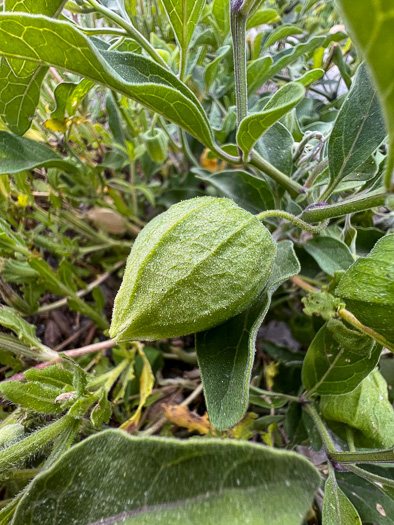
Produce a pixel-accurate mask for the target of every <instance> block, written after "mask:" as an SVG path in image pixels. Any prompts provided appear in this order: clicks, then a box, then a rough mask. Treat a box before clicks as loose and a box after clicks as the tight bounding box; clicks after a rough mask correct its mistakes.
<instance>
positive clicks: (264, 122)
mask: <svg viewBox="0 0 394 525" xmlns="http://www.w3.org/2000/svg"><path fill="white" fill-rule="evenodd" d="M304 93H305V89H304V87H303V86H302V85H301V84H299V83H296V82H291V83H289V84H286V85H285V86H283V87H282V88H281V89H280V90H279V91H277V92H276V93H275V94H274V95H273V96H272V98H271V99H270V100H269V102H268V103H267V105H266V106H265V108H264V110H263V111H261V112H259V113H253V114H252V115H249V116H248V117H245V118H244V119H243V120H242V121H241V123H240V125H239V128H238V132H237V144H238V146H239V147H240V148H241V149H242V151H243V152H244V154H245V157H246V158H247V157H248V156H249V153H250V151H251V150H252V148H253V146H254V145H255V144H256V142H257V141H258V139H259V138H260V137H261V136H262V135H263V134H264V133H265V132H266V131H267V130H268V129H269V128H270V127H271V126H272V125H273V124H275V122H277V121H278V120H279V119H280V118H282V117H283V116H284V115H286V113H288V112H289V111H291V110H292V109H293V108H294V107H295V106H296V105H297V104H298V103H299V102H301V100H302V99H303V97H304Z"/></svg>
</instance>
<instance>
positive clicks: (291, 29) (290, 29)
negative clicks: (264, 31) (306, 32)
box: [264, 24, 303, 47]
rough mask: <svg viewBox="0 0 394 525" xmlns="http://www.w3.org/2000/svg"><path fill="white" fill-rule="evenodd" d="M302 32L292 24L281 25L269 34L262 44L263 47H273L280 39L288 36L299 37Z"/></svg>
mask: <svg viewBox="0 0 394 525" xmlns="http://www.w3.org/2000/svg"><path fill="white" fill-rule="evenodd" d="M302 32H303V31H302V29H301V28H300V27H298V26H295V25H293V24H282V25H280V26H278V27H277V28H276V29H274V30H273V31H272V32H271V33H270V35H269V37H268V38H267V40H266V41H265V42H264V47H270V46H273V45H274V44H275V43H276V42H278V40H282V38H286V37H288V36H290V35H299V34H302Z"/></svg>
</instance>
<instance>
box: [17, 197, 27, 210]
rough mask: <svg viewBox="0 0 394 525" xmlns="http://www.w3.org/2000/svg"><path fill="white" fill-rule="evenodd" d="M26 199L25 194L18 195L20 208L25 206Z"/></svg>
mask: <svg viewBox="0 0 394 525" xmlns="http://www.w3.org/2000/svg"><path fill="white" fill-rule="evenodd" d="M27 201H28V196H27V195H21V194H19V195H18V206H20V207H21V208H26V206H27Z"/></svg>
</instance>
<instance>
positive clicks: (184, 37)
mask: <svg viewBox="0 0 394 525" xmlns="http://www.w3.org/2000/svg"><path fill="white" fill-rule="evenodd" d="M162 1H163V6H164V9H165V10H166V13H167V16H168V18H169V20H170V23H171V26H172V29H173V30H174V33H175V37H176V39H177V42H178V44H179V47H180V48H181V50H182V53H186V52H187V48H188V47H189V44H190V40H191V39H192V36H193V33H194V30H195V28H196V26H197V24H198V21H199V19H200V16H201V11H202V8H203V7H204V3H205V2H204V0H162Z"/></svg>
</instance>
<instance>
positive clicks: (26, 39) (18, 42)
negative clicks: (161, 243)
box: [0, 13, 213, 147]
mask: <svg viewBox="0 0 394 525" xmlns="http://www.w3.org/2000/svg"><path fill="white" fill-rule="evenodd" d="M25 28H27V30H25ZM43 43H44V44H45V45H43ZM0 55H4V56H7V57H16V58H22V59H24V60H31V61H34V62H38V63H41V64H45V65H49V66H54V67H59V68H60V69H65V70H67V71H70V72H72V73H75V74H77V75H80V76H83V77H86V78H88V79H90V80H94V81H95V82H98V83H100V84H102V85H104V86H107V87H109V88H110V89H113V90H115V91H118V92H119V93H122V94H123V95H125V96H126V97H129V98H132V99H134V100H136V101H137V102H140V103H141V104H143V105H145V106H147V107H148V108H149V109H152V110H153V111H156V112H157V113H159V114H160V115H162V116H164V117H165V118H167V119H168V120H171V121H172V122H174V123H175V124H178V125H179V126H180V127H181V128H183V129H185V130H186V131H187V132H188V133H190V134H191V135H193V136H194V137H196V138H197V139H198V140H200V141H201V142H202V143H203V144H205V145H206V146H208V147H211V146H212V141H213V138H212V132H211V129H210V127H209V123H208V119H207V116H206V114H205V112H204V110H203V108H202V106H201V104H200V103H199V101H198V100H197V98H196V96H195V95H194V94H193V93H192V92H191V91H190V90H189V89H188V88H187V87H186V86H185V84H183V83H182V82H181V81H180V80H178V79H177V77H176V76H175V75H174V74H173V73H171V72H170V71H168V70H167V69H165V68H164V67H162V66H160V65H158V64H156V63H154V62H152V61H151V60H149V59H147V58H145V57H143V56H142V55H137V54H134V53H118V52H109V51H103V50H99V49H98V48H96V47H95V46H94V45H93V44H92V42H91V41H90V40H89V39H88V38H87V37H86V36H85V35H84V34H82V33H81V32H80V31H79V30H78V29H76V28H75V27H74V26H73V25H71V24H70V23H68V22H62V21H58V20H49V19H47V18H43V17H40V16H34V15H30V16H29V15H14V14H8V13H0Z"/></svg>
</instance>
